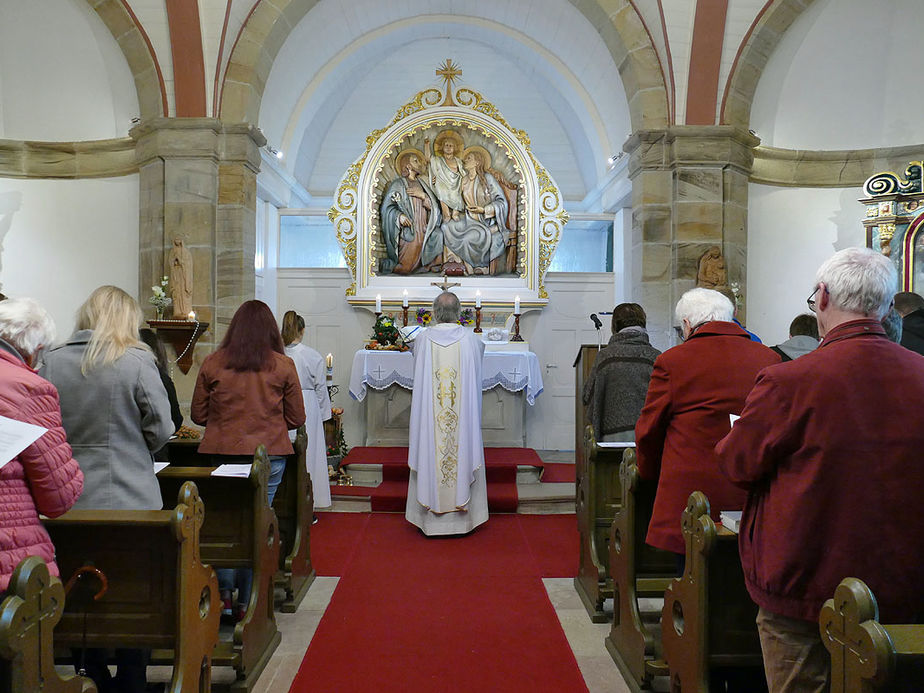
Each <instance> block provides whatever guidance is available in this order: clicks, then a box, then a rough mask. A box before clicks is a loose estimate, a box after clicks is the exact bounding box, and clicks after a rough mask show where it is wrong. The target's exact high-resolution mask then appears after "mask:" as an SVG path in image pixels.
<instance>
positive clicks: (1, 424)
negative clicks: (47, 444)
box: [0, 416, 48, 467]
mask: <svg viewBox="0 0 924 693" xmlns="http://www.w3.org/2000/svg"><path fill="white" fill-rule="evenodd" d="M47 431H48V429H47V428H42V427H41V426H34V425H32V424H27V423H23V422H22V421H16V419H8V418H6V417H5V416H0V467H3V466H4V465H5V464H6V463H7V462H9V461H10V460H12V459H13V458H14V457H16V455H18V454H19V453H21V452H22V451H23V450H25V449H26V448H27V447H29V446H30V445H32V443H34V442H35V441H37V440H38V439H39V438H41V437H42V436H43V435H44V434H45V433H46V432H47Z"/></svg>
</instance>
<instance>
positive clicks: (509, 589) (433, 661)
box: [290, 513, 587, 693]
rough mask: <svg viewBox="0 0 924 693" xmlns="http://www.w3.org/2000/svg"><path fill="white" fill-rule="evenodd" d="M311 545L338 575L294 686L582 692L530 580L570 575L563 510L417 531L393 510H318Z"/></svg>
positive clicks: (572, 532)
mask: <svg viewBox="0 0 924 693" xmlns="http://www.w3.org/2000/svg"><path fill="white" fill-rule="evenodd" d="M311 552H312V558H313V562H314V565H315V568H316V569H317V571H318V573H319V574H321V575H341V576H342V577H341V579H340V582H339V583H338V585H337V589H336V591H335V592H334V595H333V598H332V599H331V602H330V605H329V606H328V607H327V611H326V612H325V613H324V617H323V618H322V619H321V623H320V624H319V625H318V629H317V631H316V633H315V635H314V637H313V639H312V641H311V645H310V646H309V648H308V652H307V653H306V654H305V658H304V660H303V661H302V665H301V667H300V668H299V671H298V675H297V676H296V678H295V681H294V682H293V684H292V688H291V689H290V690H291V691H292V692H293V693H294V692H298V693H302V692H311V691H337V693H351V692H354V691H355V692H357V693H359V692H362V693H366V692H368V691H376V692H377V693H379V692H385V693H389V692H391V691H441V692H443V693H454V692H455V691H459V692H460V693H461V692H463V691H464V692H465V693H471V692H473V691H499V692H506V691H511V692H513V691H517V692H519V691H531V692H532V691H540V692H545V691H548V692H549V693H551V692H553V691H555V692H556V693H557V692H561V691H567V692H568V693H571V692H572V691H586V690H587V687H586V686H585V684H584V680H583V678H582V677H581V673H580V671H579V670H578V667H577V662H576V661H575V659H574V655H573V654H572V652H571V649H570V648H569V646H568V642H567V640H566V639H565V635H564V632H563V631H562V629H561V625H560V624H559V622H558V618H557V617H556V615H555V612H554V610H553V609H552V605H551V603H550V602H549V599H548V597H547V595H546V591H545V588H544V587H543V584H542V581H541V578H542V577H570V576H574V575H575V574H576V571H577V557H578V533H577V522H576V520H575V517H574V515H497V516H491V519H489V520H488V522H487V524H484V525H482V526H481V527H479V528H478V529H476V530H475V531H474V532H473V533H472V534H471V535H469V536H465V537H451V538H432V539H428V538H427V537H424V536H423V535H422V534H421V533H420V532H419V531H418V530H417V529H416V528H415V527H413V526H411V525H410V524H408V523H407V522H405V520H404V518H403V517H402V516H400V515H394V514H375V513H372V514H368V513H356V514H353V513H324V514H322V515H321V521H320V522H319V523H318V524H317V525H315V526H313V527H312V528H311Z"/></svg>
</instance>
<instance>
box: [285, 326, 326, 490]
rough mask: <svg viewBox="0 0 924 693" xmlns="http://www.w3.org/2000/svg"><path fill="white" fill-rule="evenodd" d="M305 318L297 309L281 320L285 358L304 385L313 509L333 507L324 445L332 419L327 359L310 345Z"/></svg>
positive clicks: (308, 463)
mask: <svg viewBox="0 0 924 693" xmlns="http://www.w3.org/2000/svg"><path fill="white" fill-rule="evenodd" d="M304 336H305V319H304V318H303V317H302V316H301V315H299V314H298V313H296V312H295V311H294V310H289V311H286V314H285V315H284V316H283V317H282V341H283V343H284V344H285V345H286V355H287V356H288V357H289V358H291V359H292V360H293V361H294V362H295V370H296V371H297V372H298V381H299V383H300V384H301V386H302V401H304V403H305V431H306V432H307V433H308V450H307V451H306V454H305V461H306V462H307V465H308V473H309V474H310V475H311V490H312V492H313V493H314V507H316V508H327V507H330V481H329V477H328V474H327V446H326V445H325V443H324V423H323V422H324V421H327V419H329V418H330V417H331V410H330V395H329V393H328V392H327V383H326V381H325V376H326V364H325V363H324V357H323V356H321V354H319V353H318V352H317V351H315V350H314V349H312V348H311V347H310V346H308V345H307V344H302V338H303V337H304Z"/></svg>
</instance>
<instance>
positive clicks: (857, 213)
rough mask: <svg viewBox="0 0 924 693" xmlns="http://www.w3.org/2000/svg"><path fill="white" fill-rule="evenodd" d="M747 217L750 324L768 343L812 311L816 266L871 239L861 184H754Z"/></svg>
mask: <svg viewBox="0 0 924 693" xmlns="http://www.w3.org/2000/svg"><path fill="white" fill-rule="evenodd" d="M748 195H749V204H748V207H749V220H748V295H747V326H748V329H750V330H751V331H752V332H756V333H757V335H758V336H759V337H760V338H761V339H762V340H763V341H764V343H765V344H770V345H773V344H779V343H780V342H782V341H784V340H786V339H787V338H788V337H789V323H790V322H792V319H793V318H794V317H795V316H796V315H798V314H799V313H805V312H808V307H807V306H806V303H805V300H806V299H807V298H808V296H809V294H810V293H811V292H812V286H813V285H814V281H815V271H816V270H817V269H818V267H819V266H820V265H821V263H822V262H824V261H825V260H826V259H828V258H829V257H830V256H831V255H833V254H834V253H835V252H836V251H838V250H841V249H843V248H847V247H850V246H863V245H866V233H865V231H864V229H863V225H862V219H863V216H864V211H865V210H864V208H863V206H862V205H861V204H860V203H859V202H857V200H858V199H859V198H860V197H862V196H863V195H862V191H861V190H860V189H859V188H815V189H804V188H776V187H772V186H767V185H751V186H750V190H749V193H748Z"/></svg>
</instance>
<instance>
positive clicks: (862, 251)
mask: <svg viewBox="0 0 924 693" xmlns="http://www.w3.org/2000/svg"><path fill="white" fill-rule="evenodd" d="M895 283H896V272H895V267H894V265H893V264H892V263H891V262H890V261H889V259H888V258H886V257H884V256H883V255H882V254H880V253H878V252H875V251H873V250H870V249H868V248H846V249H844V250H841V251H840V252H838V253H836V254H834V255H833V256H832V257H831V258H830V259H829V260H827V261H826V262H825V263H824V264H823V265H822V266H821V267H820V268H819V270H818V273H817V274H816V277H815V290H814V291H813V292H812V295H811V297H810V298H809V306H810V307H813V309H814V310H815V311H816V314H817V316H818V328H819V332H820V333H821V335H822V341H821V345H820V346H819V347H818V348H817V349H816V350H815V351H813V352H812V353H811V354H806V355H805V356H802V357H800V358H798V359H796V360H794V361H791V362H789V363H783V364H780V365H779V366H773V367H771V368H766V369H764V370H763V371H762V372H761V373H760V375H759V376H758V378H757V383H756V384H755V385H754V389H753V390H751V394H750V395H748V398H747V402H746V403H745V406H744V410H743V411H742V412H741V418H740V419H738V420H737V421H736V422H735V425H734V426H733V427H732V429H731V432H730V433H729V434H728V435H727V436H726V437H725V438H724V439H723V440H721V441H720V442H719V444H718V445H717V446H716V453H717V455H718V459H719V466H720V468H721V470H722V472H723V473H724V474H725V476H726V477H727V478H728V479H729V480H730V481H731V482H732V483H734V484H735V485H736V486H738V487H740V488H741V489H742V491H746V492H748V493H749V495H748V500H747V503H746V505H745V508H744V515H743V517H742V522H741V528H740V533H739V535H738V540H739V547H740V553H741V567H742V568H743V570H744V579H745V582H746V584H747V588H748V592H749V593H750V595H751V598H752V599H753V600H754V601H755V603H756V604H757V605H758V606H759V607H760V610H759V613H758V616H757V625H758V631H759V633H760V640H761V647H762V649H763V655H764V668H765V670H766V672H767V682H768V684H769V686H770V690H771V691H774V692H778V691H799V693H803V692H813V691H826V690H828V688H827V686H828V678H829V674H830V671H829V670H830V658H829V656H828V653H827V651H826V650H825V648H824V646H823V644H822V641H821V636H820V634H819V631H818V615H819V611H820V609H821V606H822V604H823V603H824V601H825V600H826V599H829V598H830V597H831V596H832V595H833V594H834V590H835V589H836V588H837V585H838V584H839V583H840V581H841V580H842V579H843V578H845V577H848V576H852V577H857V578H859V579H861V580H863V581H864V582H866V583H867V585H869V587H870V589H872V591H873V593H874V594H875V595H876V599H877V601H878V603H879V614H880V616H881V619H882V622H883V623H914V622H920V621H918V620H917V619H920V618H922V617H924V592H922V590H921V570H920V554H921V547H922V546H924V522H921V519H920V517H919V516H918V515H917V514H916V511H914V510H913V509H914V508H916V507H918V506H919V505H920V502H921V489H922V488H924V465H922V464H921V450H922V449H924V428H922V427H920V426H916V425H909V419H908V416H906V415H903V414H908V415H910V416H916V415H917V412H920V411H924V357H922V356H920V355H919V354H915V353H913V352H911V351H910V350H908V349H904V348H902V347H900V346H899V345H897V344H894V343H893V342H891V341H889V339H888V338H887V337H886V335H885V331H884V330H883V327H882V323H881V322H880V320H881V318H882V316H883V315H884V314H885V313H886V312H887V311H888V310H889V304H890V303H891V301H892V296H893V293H894V290H895ZM909 513H910V514H909Z"/></svg>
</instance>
